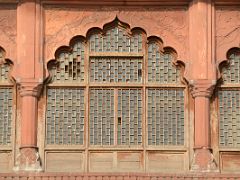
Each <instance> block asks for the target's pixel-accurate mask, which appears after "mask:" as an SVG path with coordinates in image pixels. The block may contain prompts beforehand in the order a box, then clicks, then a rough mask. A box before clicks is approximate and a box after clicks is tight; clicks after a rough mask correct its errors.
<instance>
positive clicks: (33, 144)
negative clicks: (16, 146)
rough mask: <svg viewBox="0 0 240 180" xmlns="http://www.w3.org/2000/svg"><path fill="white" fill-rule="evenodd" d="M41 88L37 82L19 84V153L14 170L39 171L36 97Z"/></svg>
mask: <svg viewBox="0 0 240 180" xmlns="http://www.w3.org/2000/svg"><path fill="white" fill-rule="evenodd" d="M41 89H42V84H41V83H39V82H34V81H30V82H22V83H20V84H19V92H20V96H21V133H20V134H21V143H20V154H19V155H18V157H17V159H16V166H15V170H16V171H41V170H42V169H41V165H40V158H39V154H38V147H37V109H38V106H37V105H38V103H37V102H38V97H39V95H40V92H41Z"/></svg>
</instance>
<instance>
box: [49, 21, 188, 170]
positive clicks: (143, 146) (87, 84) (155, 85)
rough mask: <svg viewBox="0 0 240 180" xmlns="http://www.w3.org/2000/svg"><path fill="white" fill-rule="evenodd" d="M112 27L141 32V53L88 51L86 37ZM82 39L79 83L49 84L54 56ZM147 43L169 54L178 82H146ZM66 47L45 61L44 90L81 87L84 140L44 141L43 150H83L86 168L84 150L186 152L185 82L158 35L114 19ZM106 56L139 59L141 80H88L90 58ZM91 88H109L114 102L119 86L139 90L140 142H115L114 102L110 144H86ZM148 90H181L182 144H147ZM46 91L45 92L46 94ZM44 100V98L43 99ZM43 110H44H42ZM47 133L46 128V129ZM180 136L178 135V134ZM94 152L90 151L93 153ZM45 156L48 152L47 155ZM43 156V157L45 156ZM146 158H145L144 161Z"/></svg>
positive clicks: (181, 65)
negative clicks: (112, 133) (82, 71)
mask: <svg viewBox="0 0 240 180" xmlns="http://www.w3.org/2000/svg"><path fill="white" fill-rule="evenodd" d="M113 27H118V28H121V29H123V31H125V32H126V34H127V35H128V36H129V37H132V36H133V35H134V34H135V33H140V34H141V35H142V44H143V46H142V51H141V52H91V43H90V38H91V37H92V35H98V36H105V35H106V33H107V31H108V30H111V29H112V28H113ZM79 41H81V42H83V44H84V47H85V48H84V50H85V52H84V54H85V55H84V81H82V82H71V83H65V82H62V83H59V82H56V83H52V82H51V80H52V78H53V74H52V72H51V71H52V69H54V68H55V67H58V65H59V62H58V56H59V54H61V53H63V52H67V53H71V52H72V50H73V46H74V43H76V42H79ZM150 43H155V44H156V46H157V49H158V51H159V53H160V54H161V55H163V56H164V55H171V56H172V57H171V62H170V63H171V65H172V68H176V69H177V71H179V77H178V78H179V81H178V83H169V82H167V81H166V82H162V83H159V82H154V81H152V82H149V79H148V44H150ZM69 44H70V45H69V46H62V47H60V48H59V49H58V50H57V51H56V53H55V57H56V58H55V59H54V60H52V61H49V63H48V70H49V72H50V76H49V78H48V79H47V87H46V89H47V90H48V89H50V88H84V109H85V113H84V114H85V115H84V122H85V123H84V143H83V144H79V145H74V144H59V145H56V144H54V143H53V144H47V143H46V140H45V150H47V151H49V152H50V151H52V152H54V151H57V152H59V151H64V152H65V151H68V150H70V149H71V151H72V150H75V151H76V152H81V153H82V152H83V153H84V152H85V155H84V156H85V160H84V161H85V164H87V167H85V168H84V169H85V171H86V169H88V166H89V163H90V162H89V161H91V157H90V159H88V156H90V155H89V154H88V153H92V152H95V151H100V152H101V151H119V150H121V151H123V152H129V151H132V152H138V151H140V152H141V153H142V155H143V154H144V155H143V156H144V157H145V156H146V153H148V152H153V153H154V151H155V150H163V151H164V150H170V151H173V152H176V151H178V152H181V153H183V154H184V153H185V152H186V151H187V147H188V141H187V139H188V131H187V129H188V121H187V119H188V113H187V112H188V111H187V109H188V108H187V106H188V92H187V88H186V84H187V83H186V81H185V80H184V78H183V73H184V63H182V62H181V61H177V53H176V51H175V50H174V49H173V48H171V47H164V46H163V41H162V40H161V39H160V38H159V37H155V36H150V37H147V36H146V32H145V31H144V30H143V29H141V28H133V29H130V27H129V25H128V24H126V23H123V22H121V21H119V20H118V19H117V18H116V19H115V20H114V21H113V22H111V23H108V24H106V25H104V27H103V29H100V28H92V29H90V30H89V31H88V32H87V35H86V38H85V37H82V36H76V37H74V38H72V39H71V41H70V43H69ZM102 57H103V58H107V57H112V58H128V59H129V58H139V59H141V61H142V71H141V72H138V73H139V74H141V78H142V80H141V81H140V82H113V83H112V82H110V83H106V82H92V81H91V74H90V73H91V68H90V64H91V58H102ZM92 89H112V90H113V94H114V95H113V96H114V97H113V99H114V100H113V101H114V103H115V104H117V103H116V102H117V101H118V92H119V90H120V89H125V90H126V89H128V90H130V91H131V90H133V89H140V90H141V93H142V126H141V128H142V134H141V136H142V141H141V143H140V144H133V145H132V144H125V145H121V144H118V134H117V133H118V131H117V129H118V123H119V121H120V119H119V117H118V113H117V112H118V105H114V107H113V109H114V137H113V138H114V140H113V144H111V145H103V144H91V143H90V124H89V123H90V120H89V119H90V99H91V97H90V96H91V95H90V94H91V93H90V91H91V90H92ZM150 90H163V91H165V90H166V91H168V90H173V91H174V90H180V91H181V90H182V92H183V96H184V97H183V102H182V104H183V105H182V106H183V107H182V108H183V112H182V113H183V116H184V120H183V126H184V127H183V129H182V130H181V131H182V132H183V133H184V135H183V140H182V143H180V144H177V143H176V144H174V145H171V144H169V143H162V144H151V145H150V144H148V132H147V128H148V119H147V117H148V115H147V111H148V110H147V102H148V98H147V92H148V91H150ZM46 94H47V93H46ZM47 101H48V100H47ZM46 113H47V112H46ZM46 129H47V122H46ZM46 133H47V130H46ZM181 135H182V134H181ZM93 154H94V153H93ZM47 156H48V155H47ZM45 159H47V158H45ZM144 161H146V159H145V160H144Z"/></svg>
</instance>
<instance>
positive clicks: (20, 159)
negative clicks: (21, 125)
mask: <svg viewBox="0 0 240 180" xmlns="http://www.w3.org/2000/svg"><path fill="white" fill-rule="evenodd" d="M13 170H14V171H18V172H19V171H37V172H40V171H42V168H41V163H40V157H39V153H38V149H37V148H36V147H21V148H20V153H19V155H18V156H17V158H16V166H15V167H14V168H13Z"/></svg>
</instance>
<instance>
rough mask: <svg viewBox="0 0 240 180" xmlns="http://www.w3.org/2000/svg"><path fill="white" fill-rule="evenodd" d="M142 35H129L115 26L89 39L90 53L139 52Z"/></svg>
mask: <svg viewBox="0 0 240 180" xmlns="http://www.w3.org/2000/svg"><path fill="white" fill-rule="evenodd" d="M142 39H143V38H142V33H135V34H133V35H130V33H129V32H127V31H126V30H125V29H124V28H122V27H118V26H115V27H113V28H111V29H109V30H107V31H106V33H104V34H101V33H95V34H92V35H91V36H90V39H89V43H90V46H89V51H90V52H141V51H142V50H143V43H142Z"/></svg>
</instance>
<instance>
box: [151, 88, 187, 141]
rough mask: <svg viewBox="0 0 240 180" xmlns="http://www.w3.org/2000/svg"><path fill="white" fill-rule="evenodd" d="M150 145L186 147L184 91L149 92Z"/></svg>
mask: <svg viewBox="0 0 240 180" xmlns="http://www.w3.org/2000/svg"><path fill="white" fill-rule="evenodd" d="M147 99H148V101H147V103H148V104H147V106H148V110H147V117H148V118H147V126H148V128H147V130H148V145H184V91H183V90H182V89H158V88H156V89H148V90H147Z"/></svg>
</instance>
